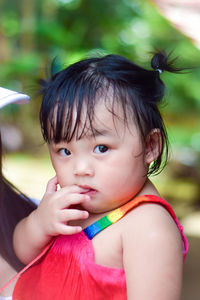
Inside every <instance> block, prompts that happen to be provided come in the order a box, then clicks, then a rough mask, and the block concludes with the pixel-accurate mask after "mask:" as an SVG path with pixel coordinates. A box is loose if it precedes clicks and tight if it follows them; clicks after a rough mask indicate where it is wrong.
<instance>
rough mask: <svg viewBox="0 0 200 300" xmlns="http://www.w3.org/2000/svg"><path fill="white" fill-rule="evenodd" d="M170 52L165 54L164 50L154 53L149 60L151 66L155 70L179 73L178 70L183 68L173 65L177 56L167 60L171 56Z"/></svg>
mask: <svg viewBox="0 0 200 300" xmlns="http://www.w3.org/2000/svg"><path fill="white" fill-rule="evenodd" d="M171 53H172V52H170V53H169V54H167V53H166V52H165V51H164V50H161V51H158V52H156V53H155V54H154V56H153V58H152V60H151V66H152V68H153V69H154V70H155V71H159V73H162V71H168V72H172V73H179V72H180V71H182V70H184V69H183V68H177V67H175V66H174V62H175V61H176V59H177V57H175V58H173V59H171V60H169V58H170V56H171Z"/></svg>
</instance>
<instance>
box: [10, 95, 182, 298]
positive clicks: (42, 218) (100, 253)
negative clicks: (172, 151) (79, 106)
mask: <svg viewBox="0 0 200 300" xmlns="http://www.w3.org/2000/svg"><path fill="white" fill-rule="evenodd" d="M108 106H109V105H108V103H106V105H105V102H104V100H103V99H102V100H100V101H98V103H97V104H96V107H95V117H94V123H93V127H94V128H95V132H94V131H91V129H90V126H89V124H88V126H86V127H85V128H84V135H82V137H81V138H80V139H76V137H74V138H73V139H72V140H71V142H69V143H67V142H65V141H61V142H59V143H57V144H55V143H53V142H51V143H50V144H49V151H50V156H51V160H52V164H53V167H54V169H55V172H56V177H55V178H53V179H52V180H50V181H49V183H48V186H47V190H46V193H45V195H44V198H43V200H42V202H41V204H40V205H39V207H38V209H36V210H35V211H34V212H32V213H31V214H30V216H29V217H27V218H25V219H24V220H23V221H22V222H20V223H19V224H18V225H17V227H16V230H15V234H14V246H15V250H16V253H17V255H18V257H19V258H20V259H21V260H22V261H23V262H24V263H28V262H30V261H31V260H32V259H33V258H35V257H36V256H37V255H38V254H39V253H40V252H41V250H42V249H43V247H44V246H45V245H46V244H47V243H48V242H49V241H50V240H51V238H52V236H56V235H59V234H67V235H68V234H74V233H77V232H79V231H81V230H82V229H83V228H85V227H87V226H88V225H90V224H91V223H93V222H94V221H96V220H98V219H99V218H101V217H102V216H103V215H105V214H107V213H108V212H110V211H112V210H114V209H115V208H117V207H120V206H121V205H123V204H125V203H127V202H128V201H130V200H131V199H133V198H134V197H136V196H139V195H145V194H153V195H158V196H159V194H158V192H157V190H156V189H155V187H154V186H153V184H152V183H151V181H150V180H149V179H148V178H147V175H146V174H147V172H148V167H149V164H150V163H151V162H152V161H154V160H155V159H156V158H157V156H158V155H159V153H160V143H161V142H160V133H159V130H157V129H154V130H153V131H151V133H150V134H149V135H148V137H147V139H146V144H145V145H143V143H142V141H141V136H140V133H139V130H138V127H137V126H136V124H135V122H134V121H133V119H132V118H131V116H130V115H129V116H128V125H127V124H126V123H125V122H124V119H123V113H122V109H121V106H120V104H117V103H116V104H115V108H114V110H115V116H114V115H113V114H112V113H111V112H110V111H109V107H108ZM75 113H76V112H74V114H75ZM82 118H83V124H84V123H85V122H84V121H85V120H84V118H86V116H84V113H83V114H82ZM86 124H87V123H86ZM81 129H82V128H79V130H81ZM58 184H59V186H60V189H57V185H58ZM92 243H93V247H94V253H95V262H96V263H97V264H100V265H104V266H108V267H111V268H124V270H125V274H126V281H127V297H128V299H129V300H130V299H136V300H146V299H152V300H161V299H162V300H165V299H166V300H178V299H180V292H181V280H182V265H183V263H182V261H183V257H182V242H181V238H180V233H179V231H178V229H177V226H176V225H175V222H174V221H173V219H172V218H171V217H170V215H169V213H168V212H167V211H166V210H165V209H164V208H163V207H162V206H160V205H154V204H145V205H141V206H139V207H137V208H135V209H134V210H132V211H130V212H129V213H128V214H127V215H126V216H125V217H124V218H122V219H121V220H120V221H118V222H117V223H115V224H113V225H112V226H110V227H108V228H107V229H106V230H104V231H102V232H101V233H100V234H98V235H97V236H95V237H94V238H93V240H92ZM110 245H112V247H111V246H110Z"/></svg>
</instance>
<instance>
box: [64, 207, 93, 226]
mask: <svg viewBox="0 0 200 300" xmlns="http://www.w3.org/2000/svg"><path fill="white" fill-rule="evenodd" d="M88 217H89V213H88V212H87V211H86V210H78V209H63V210H62V211H60V221H61V222H65V223H66V222H69V221H72V220H84V219H87V218H88Z"/></svg>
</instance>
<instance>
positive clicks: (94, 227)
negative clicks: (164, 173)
mask: <svg viewBox="0 0 200 300" xmlns="http://www.w3.org/2000/svg"><path fill="white" fill-rule="evenodd" d="M151 197H154V196H149V195H148V196H146V195H145V196H140V197H136V198H134V199H132V200H131V201H129V202H128V203H126V204H124V205H122V206H121V207H119V208H117V209H115V210H113V211H112V212H110V213H109V214H108V215H106V216H104V217H102V218H101V219H99V220H98V221H96V222H94V223H93V224H91V225H89V226H88V227H86V228H85V229H84V230H83V231H84V233H85V234H86V236H87V237H88V239H90V240H91V239H92V238H93V237H94V236H95V235H96V234H97V233H99V232H100V231H102V230H103V229H105V228H106V227H108V226H110V225H112V224H113V223H116V222H117V221H118V220H120V219H121V218H122V217H123V216H124V215H125V214H126V213H127V212H129V211H130V210H131V209H133V208H134V207H136V206H137V205H139V204H140V203H143V202H150V201H152V199H150V198H151Z"/></svg>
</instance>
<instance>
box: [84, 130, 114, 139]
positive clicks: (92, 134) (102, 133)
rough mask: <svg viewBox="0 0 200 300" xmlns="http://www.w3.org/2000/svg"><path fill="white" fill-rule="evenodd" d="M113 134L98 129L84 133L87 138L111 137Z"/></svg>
mask: <svg viewBox="0 0 200 300" xmlns="http://www.w3.org/2000/svg"><path fill="white" fill-rule="evenodd" d="M112 135H113V132H112V131H111V130H109V129H98V128H93V129H92V130H90V131H89V132H87V133H86V136H87V137H89V138H90V137H98V136H112Z"/></svg>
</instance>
